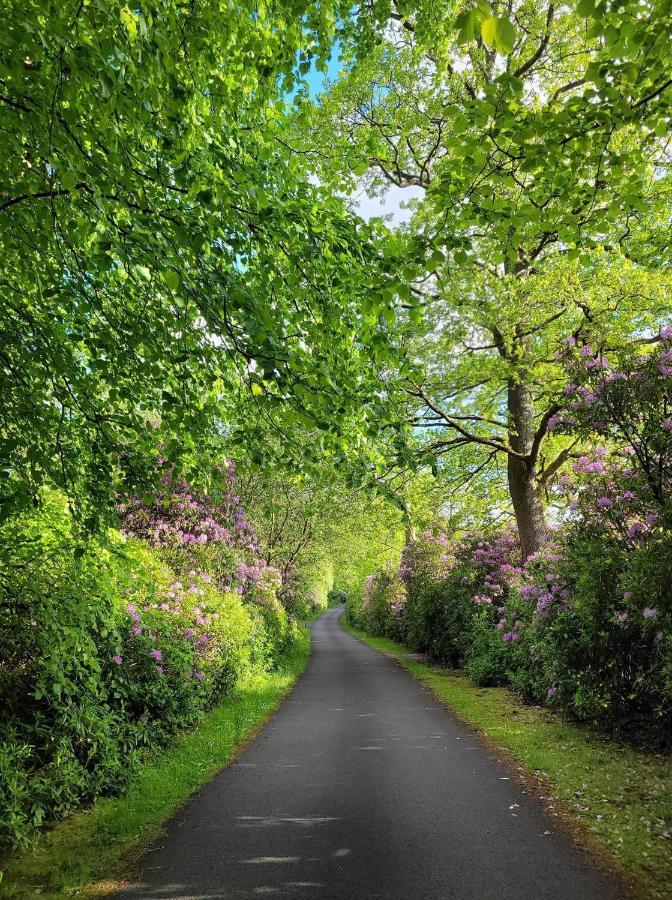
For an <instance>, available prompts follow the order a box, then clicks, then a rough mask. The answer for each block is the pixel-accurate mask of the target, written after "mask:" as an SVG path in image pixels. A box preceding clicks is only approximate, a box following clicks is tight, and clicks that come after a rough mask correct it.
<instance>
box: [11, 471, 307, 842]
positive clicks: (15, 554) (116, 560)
mask: <svg viewBox="0 0 672 900" xmlns="http://www.w3.org/2000/svg"><path fill="white" fill-rule="evenodd" d="M165 488H166V491H165V494H164V496H162V497H161V498H156V499H155V500H153V501H152V503H147V504H145V503H140V502H136V501H128V502H127V503H125V504H123V505H122V507H121V509H120V512H121V515H122V518H123V524H124V530H125V535H122V534H120V533H119V532H115V531H112V532H110V534H109V535H107V537H106V541H105V543H104V544H103V543H94V542H92V541H91V542H89V543H88V544H85V545H82V546H80V548H79V550H78V552H77V553H76V554H73V552H72V545H73V542H74V541H75V535H74V534H73V531H72V528H71V523H70V519H69V516H68V513H67V510H66V507H65V503H64V501H63V500H62V499H60V498H59V497H58V496H54V495H50V496H47V497H45V501H44V504H43V507H42V508H41V509H40V510H38V511H35V512H33V513H31V514H26V515H24V516H22V517H21V518H13V519H10V520H8V521H7V522H5V524H4V525H3V526H2V527H1V528H0V567H1V571H0V574H1V576H2V578H1V579H0V591H1V593H0V629H1V630H2V634H3V642H2V645H1V646H0V842H1V843H10V844H15V845H18V844H22V843H26V842H27V841H29V840H30V838H31V835H32V833H33V832H34V829H35V828H36V827H37V826H39V825H40V824H41V823H42V822H43V821H45V820H46V819H48V818H52V817H55V816H61V815H63V814H65V813H66V812H67V811H68V810H69V809H71V808H73V807H74V806H76V805H77V804H78V803H81V801H82V800H85V799H92V798H94V797H95V796H97V795H99V794H101V793H109V792H111V791H116V790H118V789H119V788H120V787H122V786H123V785H124V784H125V783H126V781H127V779H128V776H129V774H130V773H131V772H132V771H133V768H134V766H135V765H136V763H137V761H138V760H139V758H140V756H141V754H142V753H143V752H144V751H145V750H146V749H147V748H150V747H152V746H156V745H160V744H163V743H164V742H165V741H166V740H168V739H169V738H170V736H171V735H173V734H174V733H175V732H176V731H177V730H178V729H180V728H182V727H184V726H186V725H188V724H190V723H193V722H195V721H196V720H197V719H198V718H199V716H201V715H202V713H203V711H204V710H206V709H207V708H208V707H210V706H212V704H213V703H215V702H217V700H218V699H219V698H221V697H222V696H223V695H225V694H226V693H229V692H231V691H232V690H233V689H234V688H235V686H236V684H237V682H238V680H239V678H240V677H241V676H242V675H244V673H245V672H246V671H248V670H249V669H250V668H252V667H263V668H270V667H272V666H274V665H275V664H276V663H277V661H278V660H279V657H280V654H281V653H282V652H283V651H284V649H285V648H286V647H287V646H288V644H289V643H290V642H291V641H292V640H293V638H294V635H295V626H294V625H293V624H292V623H290V621H289V619H288V617H287V614H286V612H285V610H284V608H283V607H282V605H281V604H280V603H279V601H278V599H277V591H278V588H279V585H280V577H279V573H278V572H277V571H276V570H275V569H272V568H271V567H268V566H265V565H264V564H263V562H262V561H260V560H259V558H258V553H257V548H256V544H255V539H254V534H253V532H252V531H251V529H250V528H249V526H247V524H246V523H245V520H244V516H243V515H242V514H241V512H240V511H239V506H238V504H237V503H235V502H234V501H233V497H235V495H232V503H231V504H229V506H228V507H227V505H226V498H224V504H223V506H222V507H221V508H220V507H219V506H218V504H217V503H215V502H214V500H211V499H210V498H205V497H200V496H197V495H196V494H195V493H193V492H191V491H189V488H188V486H187V485H185V484H184V483H180V484H179V485H177V486H175V485H172V484H170V485H169V484H166V485H165ZM202 535H205V536H206V539H203V538H202ZM192 538H194V539H193V540H192Z"/></svg>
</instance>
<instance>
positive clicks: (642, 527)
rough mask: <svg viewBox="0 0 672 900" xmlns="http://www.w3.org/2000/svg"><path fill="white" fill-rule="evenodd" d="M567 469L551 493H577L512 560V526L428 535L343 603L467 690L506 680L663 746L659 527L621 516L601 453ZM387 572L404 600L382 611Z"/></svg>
mask: <svg viewBox="0 0 672 900" xmlns="http://www.w3.org/2000/svg"><path fill="white" fill-rule="evenodd" d="M575 470H576V473H577V474H576V482H575V483H573V484H571V488H570V482H569V479H568V478H565V479H564V480H563V481H562V485H561V489H562V490H563V491H565V492H567V491H569V490H570V489H571V490H573V491H574V492H575V494H576V496H577V497H578V500H576V501H574V504H575V516H574V518H573V520H572V521H571V522H569V523H567V524H566V525H564V526H563V527H562V528H559V529H558V530H556V531H555V532H552V533H551V534H549V535H548V536H547V538H546V541H545V544H544V546H543V548H542V549H541V550H540V551H539V552H538V553H537V554H534V555H533V556H531V557H529V558H528V560H527V562H526V563H525V565H524V566H521V565H520V564H519V563H518V549H517V541H516V539H515V535H513V534H512V533H511V532H500V533H495V534H494V535H490V536H486V537H480V538H479V537H477V536H466V537H465V538H463V539H462V540H460V541H453V542H450V541H449V540H448V538H447V536H446V534H445V533H443V532H441V531H439V532H438V533H437V534H432V533H431V532H428V533H425V534H424V535H423V537H422V538H421V539H420V541H418V542H416V543H414V544H411V545H408V546H407V547H406V548H405V551H404V555H403V560H402V566H401V569H400V571H399V574H397V573H396V572H394V571H389V572H387V573H386V574H385V576H384V577H383V575H382V574H381V573H377V574H376V575H374V576H371V581H370V582H369V585H370V586H369V587H368V588H367V590H368V592H369V595H370V596H371V597H372V599H373V601H374V602H371V601H369V602H368V603H366V602H365V603H364V604H363V605H362V606H361V607H360V606H359V605H358V604H356V603H355V604H353V613H352V618H353V621H354V622H355V623H356V624H357V625H358V626H360V627H365V628H366V629H368V630H370V631H372V632H373V633H375V634H382V635H386V636H388V637H395V638H398V637H400V638H401V639H402V640H403V642H404V643H405V644H407V645H408V646H410V647H411V648H413V649H415V650H421V651H423V652H427V653H429V654H430V655H431V656H432V657H433V658H435V659H437V660H438V661H439V662H442V663H444V664H448V665H450V666H460V667H463V668H464V669H465V671H466V672H467V674H469V675H470V676H471V677H472V679H473V680H474V681H475V682H476V683H477V684H483V685H501V684H508V685H510V686H511V687H513V688H514V689H515V690H517V691H518V692H519V693H521V694H522V696H523V697H524V698H525V699H526V700H528V701H530V702H534V703H540V704H543V703H547V704H549V705H550V706H556V705H560V706H562V708H563V709H565V710H566V711H567V712H569V713H571V714H572V715H573V716H574V717H576V718H577V719H581V720H584V721H587V722H590V723H596V724H600V725H601V726H602V727H604V728H607V729H610V730H612V731H616V732H620V733H622V734H628V735H630V736H631V737H636V738H637V739H639V740H644V741H652V742H653V743H656V742H658V743H663V744H667V743H669V741H670V737H671V735H672V731H671V729H672V681H671V680H670V672H671V670H670V659H671V658H672V657H671V655H670V652H671V650H672V593H671V592H670V587H669V584H670V580H669V575H670V572H671V571H672V557H671V556H670V547H671V546H672V542H671V540H670V533H669V530H668V529H667V528H665V527H663V526H662V525H661V519H660V517H659V515H658V513H653V514H649V515H648V516H646V515H644V513H643V511H642V509H641V507H640V509H639V510H638V511H633V503H632V501H631V500H630V499H628V498H629V497H630V496H631V497H632V498H633V499H634V498H635V496H636V495H635V494H634V492H633V491H632V490H628V491H625V490H624V489H623V481H624V478H627V476H631V475H632V473H631V472H630V471H629V470H624V469H623V468H622V467H621V466H620V465H619V464H618V463H616V464H615V466H614V467H608V465H607V464H606V463H605V462H604V461H603V459H602V458H601V456H600V455H599V454H598V456H597V457H595V458H594V459H593V460H590V459H589V458H588V457H581V458H580V459H579V460H578V462H577V463H576V465H575ZM627 483H628V484H629V485H630V487H632V483H631V478H630V481H628V482H627ZM609 494H611V497H613V498H614V500H613V501H611V500H610V503H609V504H607V503H606V502H605V498H608V497H609ZM623 494H625V495H626V499H625V502H624V503H623V504H622V508H621V509H620V510H619V509H618V508H617V506H616V498H619V497H623ZM399 577H401V578H403V581H404V585H405V588H406V591H405V594H406V600H405V604H404V606H403V608H399V610H398V612H397V613H396V615H393V611H395V612H396V607H395V601H396V593H395V590H394V584H395V578H396V579H398V578H399ZM371 586H373V588H375V589H374V590H372V588H371Z"/></svg>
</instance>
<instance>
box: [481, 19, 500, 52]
mask: <svg viewBox="0 0 672 900" xmlns="http://www.w3.org/2000/svg"><path fill="white" fill-rule="evenodd" d="M496 33H497V19H496V18H495V16H490V17H489V18H488V19H485V21H484V22H483V23H482V24H481V37H482V38H483V43H484V44H485V45H486V47H490V49H492V48H493V47H494V46H495V36H496Z"/></svg>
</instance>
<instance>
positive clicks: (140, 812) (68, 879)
mask: <svg viewBox="0 0 672 900" xmlns="http://www.w3.org/2000/svg"><path fill="white" fill-rule="evenodd" d="M309 652H310V640H309V636H308V632H307V630H306V629H302V630H301V637H300V639H299V641H298V642H297V645H296V647H295V649H294V650H293V651H292V653H291V654H290V655H288V657H287V658H286V660H285V661H284V664H283V666H282V668H281V669H280V670H278V671H276V672H272V673H270V674H263V675H254V676H250V677H249V678H248V679H247V680H246V681H245V682H244V683H243V684H241V686H240V687H239V689H238V691H237V693H236V695H235V696H233V697H231V698H228V699H227V700H225V701H224V702H223V703H222V704H221V705H220V706H218V707H217V708H216V709H214V710H213V711H212V712H210V713H209V714H208V715H207V716H206V717H205V718H204V720H203V721H202V722H201V723H200V724H199V725H198V727H196V728H195V729H193V730H191V731H188V732H185V733H184V734H182V735H181V736H180V737H179V738H178V739H177V740H176V741H175V743H174V744H173V745H172V746H171V747H170V748H169V749H167V750H164V751H162V752H157V753H155V754H153V755H152V756H151V757H150V758H149V759H148V760H147V762H146V763H145V764H144V765H143V766H142V767H141V768H140V769H139V770H138V771H137V773H136V774H135V775H134V776H133V779H132V781H131V783H130V785H129V787H128V789H127V790H126V792H125V793H124V794H123V795H122V796H119V797H115V798H110V799H103V800H99V801H98V802H97V803H95V804H94V805H93V806H91V807H90V808H88V809H84V810H82V811H80V812H77V813H75V814H74V815H72V816H70V817H69V818H68V819H66V820H65V821H63V822H60V823H58V824H57V825H55V826H54V827H53V828H51V829H50V830H49V831H47V832H45V834H44V835H42V836H41V838H40V840H39V842H38V844H37V845H36V846H35V847H34V848H33V849H31V850H29V851H23V852H21V853H17V854H14V855H13V856H11V857H10V858H7V859H5V860H2V861H0V870H2V871H3V872H4V876H3V879H2V882H0V896H2V897H13V898H21V900H24V898H25V900H27V898H32V897H36V896H39V897H40V898H41V900H43V898H56V897H64V896H66V897H67V896H69V895H73V894H76V895H78V896H98V895H100V894H103V893H105V892H107V891H109V890H111V889H112V888H113V887H114V884H115V882H116V881H118V880H119V878H120V877H122V876H123V873H124V871H125V870H127V869H128V868H129V866H132V864H133V862H134V860H135V859H137V857H138V856H139V855H140V853H141V852H142V849H143V848H144V847H146V845H147V844H148V843H149V842H150V841H151V840H152V839H153V838H155V837H156V836H157V835H158V834H159V833H160V831H161V828H162V826H163V825H164V823H165V822H166V821H167V819H169V818H170V816H171V815H172V814H173V813H174V812H175V811H176V810H177V809H178V808H179V807H180V806H181V805H182V804H183V803H184V802H185V801H186V800H187V799H188V797H189V796H190V794H192V793H193V792H194V791H195V790H196V789H197V788H199V787H201V785H203V784H204V783H205V782H207V781H209V780H210V779H211V778H212V777H213V776H214V775H215V774H216V773H217V772H218V771H219V770H220V769H221V768H223V766H225V765H226V764H227V763H228V762H229V761H230V760H231V758H232V757H233V756H234V755H235V753H236V751H237V750H238V749H239V748H240V746H241V744H243V743H244V742H245V741H246V740H248V739H249V738H250V737H251V736H253V735H254V734H255V733H256V731H257V730H258V729H259V727H260V726H261V725H262V724H263V723H264V722H265V721H266V719H267V718H268V716H269V715H270V714H271V713H272V712H273V711H274V710H275V709H276V708H277V706H278V704H279V703H280V701H281V699H282V698H283V697H284V696H285V695H286V694H287V692H288V691H289V689H290V688H291V687H292V685H293V684H294V682H295V681H296V679H297V678H298V676H299V675H300V674H301V672H302V671H303V670H304V668H305V665H306V661H307V659H308V654H309Z"/></svg>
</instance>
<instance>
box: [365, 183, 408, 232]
mask: <svg viewBox="0 0 672 900" xmlns="http://www.w3.org/2000/svg"><path fill="white" fill-rule="evenodd" d="M424 193H425V192H424V190H423V189H422V188H419V187H407V188H398V187H394V186H393V187H390V188H388V189H387V190H386V191H385V194H384V195H383V196H382V197H369V196H368V194H367V193H366V190H365V189H364V188H362V190H360V191H358V192H357V193H356V194H353V195H352V197H351V202H352V205H353V207H354V208H355V209H356V211H357V212H358V214H359V215H360V216H361V217H362V218H363V219H366V220H367V221H368V220H369V219H373V218H374V217H375V216H383V217H385V218H386V221H387V222H388V224H390V225H401V224H403V223H404V222H408V220H409V219H410V218H411V215H412V210H410V209H408V208H407V206H406V204H407V203H408V201H409V200H417V199H419V198H421V197H422V196H424ZM388 216H389V218H387V217H388Z"/></svg>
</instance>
